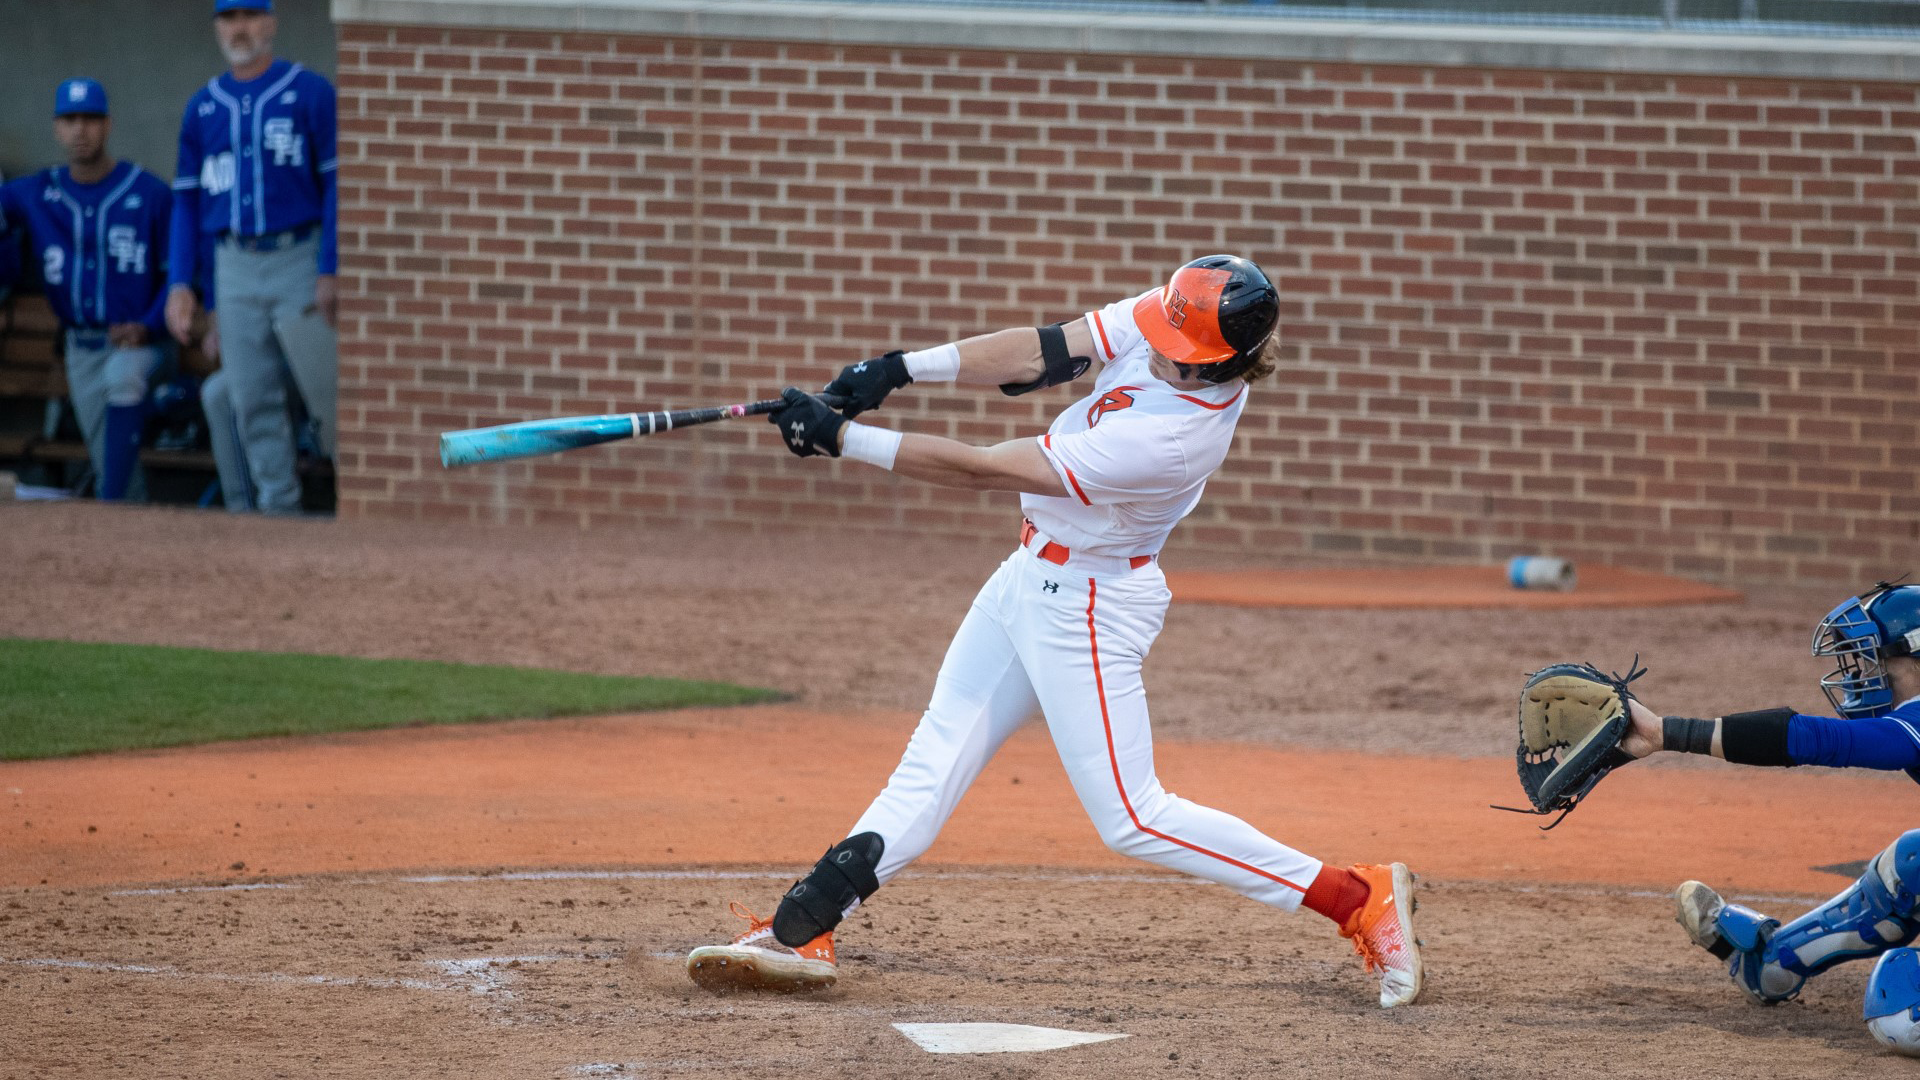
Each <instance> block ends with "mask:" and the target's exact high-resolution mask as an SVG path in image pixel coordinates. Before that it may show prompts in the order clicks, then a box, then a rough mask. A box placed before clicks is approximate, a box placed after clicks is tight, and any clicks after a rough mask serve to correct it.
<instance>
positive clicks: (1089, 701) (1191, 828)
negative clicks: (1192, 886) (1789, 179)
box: [848, 545, 1320, 911]
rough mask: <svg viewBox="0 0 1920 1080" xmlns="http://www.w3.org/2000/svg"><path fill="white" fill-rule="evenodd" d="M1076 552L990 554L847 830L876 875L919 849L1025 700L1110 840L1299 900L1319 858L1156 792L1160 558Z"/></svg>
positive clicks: (1013, 724)
mask: <svg viewBox="0 0 1920 1080" xmlns="http://www.w3.org/2000/svg"><path fill="white" fill-rule="evenodd" d="M1036 546H1037V545H1036ZM1074 562H1075V561H1074V560H1072V559H1070V560H1069V562H1068V564H1067V565H1066V566H1056V565H1054V564H1053V563H1050V562H1045V561H1042V560H1041V559H1039V558H1037V557H1036V556H1035V555H1034V554H1032V553H1031V552H1029V551H1027V550H1025V549H1022V550H1018V551H1015V552H1014V553H1013V554H1012V555H1011V556H1009V557H1008V558H1007V560H1006V561H1005V562H1004V563H1001V564H1000V568H999V569H998V570H997V571H995V572H994V575H993V577H991V578H989V579H988V580H987V583H986V585H985V586H983V587H982V588H981V590H980V594H979V595H978V596H977V597H975V598H974V601H973V607H972V608H971V609H970V610H969V611H968V612H967V617H966V621H965V622H963V623H961V625H960V632H959V633H958V634H956V635H954V639H953V644H952V645H950V646H948V648H947V656H946V660H945V661H944V662H943V663H942V664H941V666H940V675H939V678H938V679H937V680H936V682H935V683H934V687H933V700H932V702H931V703H930V704H929V705H928V707H927V711H926V713H925V715H923V716H922V717H921V718H920V725H919V727H918V728H916V729H915V730H914V733H913V738H912V739H911V740H910V741H909V742H908V743H907V750H906V754H905V755H904V756H903V757H902V758H901V759H900V765H899V767H897V768H896V769H894V772H893V776H892V778H891V779H889V780H888V781H887V787H886V790H884V791H882V792H881V793H880V797H879V798H877V799H875V800H874V802H873V805H872V806H870V807H868V808H867V811H866V813H865V814H863V815H861V817H860V821H859V823H858V824H856V825H855V826H854V827H853V829H852V830H851V831H850V832H849V834H848V835H857V834H859V833H863V832H869V831H870V832H876V833H879V834H880V836H881V838H882V839H884V840H885V841H886V850H885V853H884V854H883V856H882V857H881V860H880V866H879V868H878V876H879V879H880V881H881V883H882V884H885V883H886V882H887V881H888V879H890V878H892V877H893V876H894V875H895V874H897V873H899V872H900V871H901V870H902V869H903V868H905V867H906V865H907V864H908V863H911V862H912V861H913V860H914V859H916V858H919V857H920V855H921V854H923V853H924V852H925V851H926V850H927V848H928V847H930V846H932V844H933V839H934V837H935V836H936V835H937V834H938V833H939V832H940V828H941V826H942V825H944V824H946V820H947V817H948V816H949V815H951V814H952V813H953V810H954V807H955V806H957V805H959V802H960V797H961V796H962V795H964V794H965V793H966V790H967V788H968V787H969V786H970V785H971V784H972V783H973V781H974V779H975V778H976V777H977V776H979V775H980V770H981V769H983V768H985V767H986V764H987V761H988V760H989V759H991V758H992V757H993V755H994V752H995V751H996V750H998V749H999V748H1000V744H1001V743H1003V742H1005V741H1006V739H1007V737H1008V736H1009V735H1012V734H1013V733H1014V732H1015V731H1016V730H1018V729H1019V727H1020V726H1021V725H1022V724H1024V723H1025V722H1026V721H1027V719H1028V718H1029V717H1031V716H1032V715H1033V714H1034V713H1035V712H1036V711H1038V712H1041V713H1043V714H1045V716H1046V719H1047V728H1048V730H1049V731H1050V732H1051V733H1052V735H1053V742H1054V746H1055V748H1056V749H1058V751H1059V753H1060V762H1061V764H1063V765H1065V766H1066V769H1067V776H1068V778H1069V779H1070V780H1071V781H1072V782H1073V790H1074V793H1075V794H1077V795H1078V796H1079V797H1080V804H1081V805H1082V806H1084V807H1085V808H1086V811H1087V815H1088V816H1089V817H1091V818H1092V819H1093V823H1094V825H1095V827H1096V828H1098V829H1099V830H1100V838H1101V839H1102V840H1104V841H1106V844H1107V846H1108V847H1109V848H1112V849H1113V850H1114V851H1117V852H1120V853H1121V854H1124V855H1131V856H1134V857H1135V858H1139V859H1145V860H1147V861H1148V862H1151V863H1156V864H1158V865H1160V866H1164V867H1166V868H1168V869H1170V870H1176V871H1179V872H1181V873H1185V874H1192V875H1194V876H1196V877H1201V878H1206V879H1208V880H1210V881H1217V882H1219V883H1220V884H1222V885H1225V886H1227V887H1228V888H1230V889H1233V890H1234V891H1236V892H1239V893H1242V894H1244V895H1246V896H1250V897H1252V898H1253V899H1255V900H1258V901H1260V902H1261V903H1263V904H1271V905H1273V906H1274V907H1277V908H1282V909H1285V910H1288V911H1291V910H1294V909H1296V908H1298V907H1299V905H1300V900H1301V898H1302V896H1303V895H1304V894H1305V892H1306V889H1307V887H1308V886H1310V885H1312V884H1313V879H1314V877H1315V875H1317V874H1318V873H1319V872H1320V860H1318V859H1315V858H1313V857H1311V856H1308V855H1304V854H1302V853H1300V852H1298V851H1294V850H1293V849H1292V848H1289V847H1286V846H1285V845H1283V844H1281V843H1279V842H1278V841H1276V840H1274V839H1272V838H1270V837H1268V836H1266V835H1265V834H1264V833H1262V832H1260V831H1259V830H1258V829H1255V828H1254V827H1253V826H1251V825H1248V824H1247V823H1246V822H1244V821H1241V820H1240V819H1239V818H1236V817H1233V816H1232V815H1229V814H1223V813H1221V812H1220V811H1218V810H1211V809H1208V808H1207V807H1204V806H1200V805H1198V804H1196V803H1192V802H1188V801H1187V800H1185V799H1182V798H1180V797H1179V796H1177V795H1173V794H1171V793H1169V792H1168V791H1166V790H1165V789H1164V788H1162V787H1161V786H1160V781H1159V779H1158V778H1156V777H1155V775H1154V770H1153V731H1152V727H1151V725H1150V723H1149V721H1148V717H1147V697H1146V688H1145V686H1144V685H1143V684H1142V682H1141V678H1140V665H1141V662H1142V661H1143V660H1144V659H1145V658H1146V655H1147V650H1148V649H1149V648H1150V647H1151V646H1152V645H1153V640H1154V638H1155V637H1157V636H1159V633H1160V627H1161V624H1162V622H1163V621H1164V619H1165V617H1166V611H1167V603H1168V601H1169V600H1170V599H1172V594H1171V593H1169V592H1168V591H1167V583H1166V578H1165V576H1164V575H1162V574H1161V572H1160V566H1159V563H1158V562H1157V561H1156V562H1153V563H1150V564H1148V565H1147V566H1144V567H1141V568H1140V569H1138V570H1126V569H1124V568H1122V569H1120V570H1119V571H1118V572H1112V573H1109V574H1106V575H1095V574H1089V573H1088V572H1086V571H1085V570H1084V569H1080V570H1076V569H1074V568H1073V566H1074Z"/></svg>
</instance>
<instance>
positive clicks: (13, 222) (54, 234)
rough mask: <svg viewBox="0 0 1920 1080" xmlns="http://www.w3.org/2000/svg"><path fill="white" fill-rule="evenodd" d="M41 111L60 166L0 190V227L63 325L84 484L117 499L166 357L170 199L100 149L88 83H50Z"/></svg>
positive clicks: (99, 126) (96, 105) (102, 127)
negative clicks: (62, 155) (90, 476)
mask: <svg viewBox="0 0 1920 1080" xmlns="http://www.w3.org/2000/svg"><path fill="white" fill-rule="evenodd" d="M53 116H54V119H53V133H54V138H55V139H56V140H58V141H59V143H60V146H61V147H62V149H64V150H66V152H67V164H66V165H64V166H61V167H59V168H54V169H47V170H44V171H42V172H38V173H35V174H33V175H32V176H24V177H21V178H20V179H18V180H14V181H12V182H10V183H8V184H6V185H5V186H4V187H0V231H9V230H19V231H24V232H25V234H26V240H27V244H28V246H29V249H30V251H31V253H32V258H33V259H34V261H35V262H36V263H37V264H38V266H39V268H40V277H41V280H42V281H43V282H44V283H45V285H46V289H47V299H48V300H49V301H50V302H51V303H52V304H53V310H54V311H55V312H56V313H57V314H58V315H59V316H60V324H61V326H62V327H63V328H64V329H65V331H66V353H67V390H68V393H69V394H70V395H71V396H72V398H73V411H74V413H75V415H76V416H77V417H78V418H79V421H80V431H81V433H82V434H83V435H85V436H86V440H87V454H88V456H89V457H90V458H91V459H92V461H93V469H94V486H95V490H96V491H98V492H99V495H100V497H101V498H103V499H119V498H123V497H125V496H126V494H127V493H128V490H129V487H130V486H132V485H133V483H134V481H135V479H136V474H137V471H138V470H137V468H136V464H137V462H138V461H139V455H140V434H141V429H142V428H143V427H145V424H146V400H147V386H148V383H149V382H151V381H152V379H153V378H154V376H155V375H156V374H158V373H159V372H160V370H161V369H162V368H163V367H164V366H165V365H166V364H167V362H168V361H169V359H170V349H169V348H167V347H166V337H167V328H166V323H165V321H164V319H163V317H162V314H163V310H164V305H165V302H166V267H165V266H164V265H162V262H163V260H164V258H165V254H164V253H165V252H166V250H167V230H168V219H169V216H170V214H171V213H172V209H173V196H172V193H171V192H170V191H168V190H167V185H166V183H165V182H164V181H162V180H160V178H158V177H156V176H154V175H153V174H152V173H149V172H147V171H146V170H144V169H142V168H140V166H138V165H135V164H133V163H132V162H127V161H115V160H113V158H112V157H111V156H109V155H108V153H107V135H108V133H109V132H110V131H111V130H112V126H113V124H112V121H111V120H110V119H109V118H108V116H107V91H106V89H105V88H104V87H102V86H101V85H100V84H99V83H97V82H95V81H93V80H92V79H69V80H67V81H66V82H63V83H61V84H60V88H59V90H58V91H57V92H56V94H55V97H54V106H53ZM14 239H15V238H13V237H9V238H8V240H9V242H13V241H14ZM135 490H136V491H137V490H138V489H137V488H135Z"/></svg>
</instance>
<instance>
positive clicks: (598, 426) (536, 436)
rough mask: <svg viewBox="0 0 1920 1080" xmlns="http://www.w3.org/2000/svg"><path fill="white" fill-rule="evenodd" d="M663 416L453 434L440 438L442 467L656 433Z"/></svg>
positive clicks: (569, 420)
mask: <svg viewBox="0 0 1920 1080" xmlns="http://www.w3.org/2000/svg"><path fill="white" fill-rule="evenodd" d="M661 415H664V414H660V413H647V414H641V413H613V414H609V415H606V416H562V417H556V418H554V419H551V420H528V421H525V422H524V423H519V424H502V425H501V426H499V427H485V428H470V429H468V430H466V431H449V432H446V433H444V434H442V435H441V436H440V464H441V465H443V466H445V467H447V468H449V469H451V468H453V467H454V466H456V465H478V464H480V463H481V462H484V461H510V460H512V459H514V458H523V457H539V456H540V455H543V454H557V453H559V452H560V451H562V450H572V449H575V448H576V447H581V446H595V445H598V444H600V443H603V442H613V441H614V440H616V439H631V438H633V437H634V436H636V435H645V434H648V433H650V431H651V430H652V429H651V427H650V424H649V421H651V420H652V418H653V417H656V416H661Z"/></svg>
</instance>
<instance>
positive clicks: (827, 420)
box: [767, 386, 847, 457]
mask: <svg viewBox="0 0 1920 1080" xmlns="http://www.w3.org/2000/svg"><path fill="white" fill-rule="evenodd" d="M780 398H781V400H783V401H785V402H786V404H785V405H782V406H781V407H780V408H778V409H775V410H774V411H772V412H770V413H768V414H767V420H768V421H770V422H771V423H772V424H773V425H774V426H775V427H777V428H779V429H780V437H781V438H782V439H785V440H786V443H787V449H789V450H791V451H793V455H794V456H795V457H817V456H819V455H821V454H825V455H826V456H827V457H839V456H840V429H841V428H843V427H846V426H847V421H846V418H845V417H843V416H841V415H840V414H839V413H836V412H834V411H833V410H832V409H829V408H828V407H827V403H826V402H824V401H821V400H820V399H819V398H817V397H814V396H813V395H812V394H809V393H807V392H806V391H805V390H801V389H799V388H797V387H792V386H789V387H787V388H786V390H784V391H782V392H781V394H780Z"/></svg>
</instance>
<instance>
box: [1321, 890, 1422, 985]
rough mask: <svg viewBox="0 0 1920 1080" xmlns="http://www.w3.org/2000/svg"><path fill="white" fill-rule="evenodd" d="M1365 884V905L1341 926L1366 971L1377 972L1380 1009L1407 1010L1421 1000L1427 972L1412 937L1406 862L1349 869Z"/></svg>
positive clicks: (1412, 905) (1411, 904)
mask: <svg viewBox="0 0 1920 1080" xmlns="http://www.w3.org/2000/svg"><path fill="white" fill-rule="evenodd" d="M1351 869H1352V871H1353V872H1354V874H1356V875H1358V876H1359V878H1360V879H1361V880H1362V881H1365V882H1366V883H1367V889H1368V893H1367V902H1366V904H1365V905H1363V906H1362V907H1361V908H1360V910H1359V911H1356V912H1354V913H1353V916H1352V917H1351V918H1349V919H1348V920H1347V921H1346V924H1345V925H1343V926H1341V927H1340V936H1341V937H1343V938H1347V939H1349V940H1351V941H1352V942H1353V951H1354V952H1357V953H1359V954H1360V959H1361V960H1362V961H1364V962H1365V963H1366V965H1367V970H1368V971H1378V972H1379V973H1380V1007H1381V1008H1383V1009H1391V1008H1393V1007H1394V1006H1396V1005H1406V1004H1409V1003H1411V1002H1412V1001H1413V999H1415V998H1417V997H1419V996H1420V988H1421V986H1422V985H1423V984H1424V982H1425V980H1426V971H1425V969H1424V968H1422V967H1421V964H1420V942H1419V939H1417V938H1416V937H1414V934H1413V909H1414V900H1413V875H1412V874H1411V873H1408V872H1407V866H1406V864H1405V863H1392V864H1390V865H1387V866H1374V865H1370V864H1366V863H1362V864H1360V865H1358V866H1354V867H1352V868H1351Z"/></svg>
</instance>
